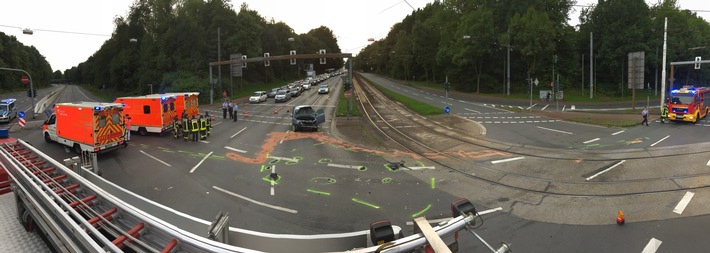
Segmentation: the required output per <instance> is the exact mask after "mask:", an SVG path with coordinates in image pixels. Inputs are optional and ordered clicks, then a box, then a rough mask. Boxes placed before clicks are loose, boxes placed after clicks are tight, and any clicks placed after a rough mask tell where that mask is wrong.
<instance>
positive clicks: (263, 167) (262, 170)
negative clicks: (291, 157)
mask: <svg viewBox="0 0 710 253" xmlns="http://www.w3.org/2000/svg"><path fill="white" fill-rule="evenodd" d="M267 168H269V169H271V168H270V167H266V165H263V164H262V165H261V170H259V172H264V170H265V169H267Z"/></svg>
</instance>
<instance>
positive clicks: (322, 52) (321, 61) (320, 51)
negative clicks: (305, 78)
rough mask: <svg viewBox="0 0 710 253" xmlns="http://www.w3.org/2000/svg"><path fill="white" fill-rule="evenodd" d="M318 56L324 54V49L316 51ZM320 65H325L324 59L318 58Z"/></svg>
mask: <svg viewBox="0 0 710 253" xmlns="http://www.w3.org/2000/svg"><path fill="white" fill-rule="evenodd" d="M318 54H325V49H321V50H318ZM320 64H325V58H320Z"/></svg>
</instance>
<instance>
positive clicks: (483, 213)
mask: <svg viewBox="0 0 710 253" xmlns="http://www.w3.org/2000/svg"><path fill="white" fill-rule="evenodd" d="M502 210H503V208H502V207H496V208H493V209H488V210H485V211H480V212H478V215H486V214H489V213H494V212H497V211H502ZM451 219H453V218H441V219H432V220H427V221H428V222H429V223H430V224H440V223H442V222H447V221H449V220H451ZM412 225H414V222H413V221H407V226H412Z"/></svg>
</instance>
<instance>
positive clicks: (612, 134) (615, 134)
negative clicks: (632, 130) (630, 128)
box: [611, 130, 626, 135]
mask: <svg viewBox="0 0 710 253" xmlns="http://www.w3.org/2000/svg"><path fill="white" fill-rule="evenodd" d="M623 132H626V130H621V131H618V132H616V133H613V134H611V135H617V134H620V133H623Z"/></svg>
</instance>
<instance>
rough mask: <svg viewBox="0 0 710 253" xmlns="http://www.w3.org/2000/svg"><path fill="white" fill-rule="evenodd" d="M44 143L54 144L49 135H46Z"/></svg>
mask: <svg viewBox="0 0 710 253" xmlns="http://www.w3.org/2000/svg"><path fill="white" fill-rule="evenodd" d="M44 141H46V142H47V143H50V142H52V139H50V138H49V133H44Z"/></svg>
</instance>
